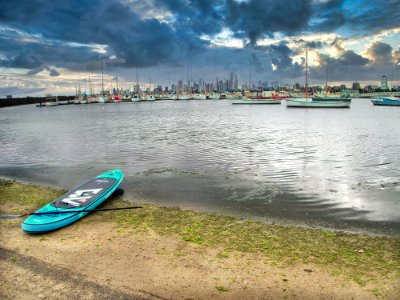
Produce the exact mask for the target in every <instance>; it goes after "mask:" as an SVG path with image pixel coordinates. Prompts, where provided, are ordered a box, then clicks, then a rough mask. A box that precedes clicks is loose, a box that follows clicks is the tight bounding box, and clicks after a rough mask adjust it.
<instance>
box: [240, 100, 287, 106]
mask: <svg viewBox="0 0 400 300" xmlns="http://www.w3.org/2000/svg"><path fill="white" fill-rule="evenodd" d="M232 104H249V105H252V104H253V105H254V104H256V105H257V104H281V100H272V99H269V100H235V101H233V102H232Z"/></svg>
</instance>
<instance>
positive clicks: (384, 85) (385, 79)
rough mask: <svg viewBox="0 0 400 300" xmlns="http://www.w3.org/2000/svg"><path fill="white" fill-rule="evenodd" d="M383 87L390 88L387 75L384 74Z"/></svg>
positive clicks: (384, 88)
mask: <svg viewBox="0 0 400 300" xmlns="http://www.w3.org/2000/svg"><path fill="white" fill-rule="evenodd" d="M381 89H382V90H388V89H389V82H388V80H387V77H386V76H385V75H383V76H382V78H381Z"/></svg>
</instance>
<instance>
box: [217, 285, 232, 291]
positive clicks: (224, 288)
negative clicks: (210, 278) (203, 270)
mask: <svg viewBox="0 0 400 300" xmlns="http://www.w3.org/2000/svg"><path fill="white" fill-rule="evenodd" d="M215 288H216V289H217V290H218V291H220V292H229V289H228V288H227V287H224V286H223V285H217V286H216V287H215Z"/></svg>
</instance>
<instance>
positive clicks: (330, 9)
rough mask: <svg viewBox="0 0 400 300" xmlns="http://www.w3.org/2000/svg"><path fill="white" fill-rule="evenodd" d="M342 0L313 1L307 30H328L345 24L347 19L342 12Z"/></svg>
mask: <svg viewBox="0 0 400 300" xmlns="http://www.w3.org/2000/svg"><path fill="white" fill-rule="evenodd" d="M344 2H345V1H344V0H328V1H324V2H314V3H313V5H312V10H313V14H312V18H311V20H310V24H309V30H310V31H312V32H328V31H332V30H335V29H337V28H339V27H341V26H343V25H345V24H346V22H347V20H346V17H345V15H344V14H343V4H344Z"/></svg>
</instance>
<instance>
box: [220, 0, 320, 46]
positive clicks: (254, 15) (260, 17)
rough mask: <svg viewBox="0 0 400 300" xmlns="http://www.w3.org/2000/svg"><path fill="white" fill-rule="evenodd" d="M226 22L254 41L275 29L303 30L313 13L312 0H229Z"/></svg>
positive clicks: (293, 32) (234, 29)
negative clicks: (244, 0) (237, 0)
mask: <svg viewBox="0 0 400 300" xmlns="http://www.w3.org/2000/svg"><path fill="white" fill-rule="evenodd" d="M227 9H228V15H227V18H226V21H227V24H228V25H229V26H230V28H231V30H233V31H234V32H236V33H238V34H239V36H241V35H240V33H245V34H246V36H247V37H248V39H249V40H250V43H251V44H255V43H256V41H257V40H258V39H260V38H262V37H265V36H270V37H272V36H273V34H274V33H275V32H283V33H285V34H295V33H298V32H301V31H302V30H303V29H304V28H305V27H306V25H307V23H308V20H309V18H310V16H311V12H312V9H311V1H307V0H305V1H304V0H290V1H289V0H270V1H258V0H249V1H247V2H236V1H234V0H227Z"/></svg>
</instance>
